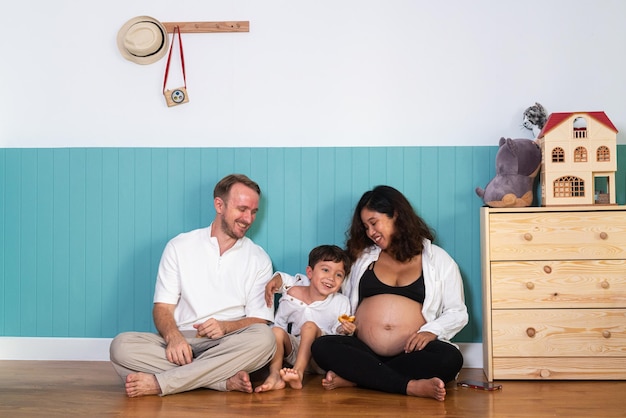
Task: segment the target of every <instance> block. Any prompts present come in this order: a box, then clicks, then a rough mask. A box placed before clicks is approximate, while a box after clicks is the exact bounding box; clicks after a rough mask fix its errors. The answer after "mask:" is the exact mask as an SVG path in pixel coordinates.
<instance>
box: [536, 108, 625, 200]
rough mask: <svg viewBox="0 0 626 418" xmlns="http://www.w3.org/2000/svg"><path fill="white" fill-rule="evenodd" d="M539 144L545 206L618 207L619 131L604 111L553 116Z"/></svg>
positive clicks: (543, 131) (539, 137)
mask: <svg viewBox="0 0 626 418" xmlns="http://www.w3.org/2000/svg"><path fill="white" fill-rule="evenodd" d="M537 143H538V144H539V146H540V147H541V155H542V161H541V176H540V178H541V205H542V206H563V205H567V206H569V205H594V204H596V205H609V204H615V172H616V171H617V129H616V128H615V126H614V125H613V123H612V122H611V120H610V119H609V118H608V117H607V115H606V114H605V113H604V112H570V113H552V114H551V115H550V116H549V117H548V120H547V121H546V124H545V126H544V127H543V129H542V130H541V132H540V133H539V135H538V137H537Z"/></svg>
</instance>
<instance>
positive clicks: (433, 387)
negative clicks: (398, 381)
mask: <svg viewBox="0 0 626 418" xmlns="http://www.w3.org/2000/svg"><path fill="white" fill-rule="evenodd" d="M406 394H407V395H409V396H419V397H422V398H433V399H436V400H438V401H443V400H444V399H446V385H445V383H443V380H441V379H439V378H438V377H432V378H430V379H420V380H411V381H409V384H408V385H407V387H406Z"/></svg>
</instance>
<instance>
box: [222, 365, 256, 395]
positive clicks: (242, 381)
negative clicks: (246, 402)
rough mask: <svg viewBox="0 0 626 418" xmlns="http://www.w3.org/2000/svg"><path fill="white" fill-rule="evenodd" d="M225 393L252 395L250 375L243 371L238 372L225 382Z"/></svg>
mask: <svg viewBox="0 0 626 418" xmlns="http://www.w3.org/2000/svg"><path fill="white" fill-rule="evenodd" d="M226 390H227V391H229V392H230V391H233V390H234V391H237V392H244V393H252V382H250V375H249V374H248V372H246V371H244V370H239V371H238V372H237V373H235V374H234V375H233V376H231V377H230V378H228V380H227V381H226Z"/></svg>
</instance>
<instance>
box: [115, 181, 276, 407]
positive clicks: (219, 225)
mask: <svg viewBox="0 0 626 418" xmlns="http://www.w3.org/2000/svg"><path fill="white" fill-rule="evenodd" d="M213 197H214V201H213V204H214V206H215V212H216V215H215V219H214V220H213V222H212V223H211V225H209V227H207V228H202V229H197V230H194V231H191V232H187V233H183V234H180V235H178V236H177V237H175V238H174V239H172V240H171V241H170V242H168V244H167V245H166V247H165V250H164V251H163V255H162V257H161V263H160V265H159V271H158V276H157V282H156V288H155V292H154V308H153V312H152V314H153V317H154V323H155V326H156V328H157V330H158V332H159V335H157V334H153V333H145V332H126V333H122V334H120V335H118V336H117V337H115V339H114V340H113V342H112V343H111V348H110V354H111V362H112V363H113V367H114V368H115V370H116V371H117V373H118V374H119V375H120V376H121V377H122V379H124V380H125V383H126V394H127V395H128V396H129V397H136V396H144V395H169V394H173V393H179V392H183V391H188V390H192V389H196V388H201V387H203V388H210V389H214V390H220V391H233V390H234V391H241V392H247V393H251V392H252V383H251V381H250V376H249V373H250V372H252V371H255V370H257V369H260V368H261V367H263V366H264V365H265V364H267V363H268V362H269V361H270V359H271V358H272V356H273V355H274V352H275V350H276V343H275V340H274V336H273V334H272V331H271V330H270V328H269V327H268V325H267V324H268V322H271V321H273V319H274V312H273V310H272V309H271V308H268V307H267V305H266V303H265V300H264V287H265V284H266V283H267V282H268V281H269V279H270V278H271V275H272V263H271V261H270V258H269V256H268V255H267V253H266V252H265V251H264V250H263V249H262V248H261V247H260V246H258V245H256V244H255V243H254V242H252V240H250V239H249V238H247V237H246V236H245V234H246V232H247V231H248V229H249V228H250V226H251V225H252V223H253V222H254V219H255V218H256V214H257V211H258V209H259V200H260V197H261V190H260V188H259V186H258V185H257V184H256V183H255V182H254V181H252V180H250V179H249V178H248V177H246V176H245V175H241V174H231V175H228V176H226V177H224V178H223V179H222V180H220V182H219V183H217V185H216V186H215V190H214V192H213Z"/></svg>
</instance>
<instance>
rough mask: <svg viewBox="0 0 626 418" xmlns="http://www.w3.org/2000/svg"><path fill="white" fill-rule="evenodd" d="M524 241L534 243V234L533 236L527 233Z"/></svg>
mask: <svg viewBox="0 0 626 418" xmlns="http://www.w3.org/2000/svg"><path fill="white" fill-rule="evenodd" d="M524 239H525V240H526V241H532V240H533V234H531V233H530V232H526V233H525V234H524Z"/></svg>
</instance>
